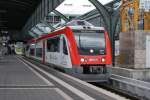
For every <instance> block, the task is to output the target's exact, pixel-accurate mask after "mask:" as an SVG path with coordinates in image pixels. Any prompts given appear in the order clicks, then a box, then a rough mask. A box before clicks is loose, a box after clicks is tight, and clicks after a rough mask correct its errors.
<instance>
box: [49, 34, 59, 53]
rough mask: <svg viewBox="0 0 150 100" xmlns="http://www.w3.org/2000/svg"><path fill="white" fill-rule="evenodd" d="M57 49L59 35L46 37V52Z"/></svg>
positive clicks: (56, 50) (57, 50)
mask: <svg viewBox="0 0 150 100" xmlns="http://www.w3.org/2000/svg"><path fill="white" fill-rule="evenodd" d="M59 51H60V37H54V38H49V39H47V52H59Z"/></svg>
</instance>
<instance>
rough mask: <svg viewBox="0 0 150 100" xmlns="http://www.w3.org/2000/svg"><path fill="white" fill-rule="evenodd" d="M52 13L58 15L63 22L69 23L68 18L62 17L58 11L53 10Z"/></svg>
mask: <svg viewBox="0 0 150 100" xmlns="http://www.w3.org/2000/svg"><path fill="white" fill-rule="evenodd" d="M53 12H54V13H55V14H56V15H58V16H60V17H61V18H62V19H63V20H64V21H65V22H69V21H70V20H69V18H67V17H66V16H65V15H63V14H62V13H61V12H59V11H57V10H53Z"/></svg>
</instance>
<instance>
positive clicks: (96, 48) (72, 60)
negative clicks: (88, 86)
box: [25, 20, 112, 82]
mask: <svg viewBox="0 0 150 100" xmlns="http://www.w3.org/2000/svg"><path fill="white" fill-rule="evenodd" d="M25 56H27V57H29V58H32V59H36V60H38V61H41V62H42V63H44V64H49V65H53V66H55V68H57V69H61V70H63V71H64V72H66V73H68V74H70V75H73V76H75V77H77V78H80V79H82V80H85V81H90V82H91V81H94V82H95V81H99V82H103V81H107V79H108V77H109V75H110V71H109V70H108V68H107V67H106V65H111V64H112V55H111V45H110V40H109V36H108V33H107V31H106V30H105V29H104V27H95V26H93V25H91V24H90V23H88V22H87V21H84V20H73V21H71V22H69V23H67V24H66V25H65V26H63V27H61V28H58V29H57V30H55V31H53V32H50V33H48V34H46V35H42V36H40V37H39V38H36V39H32V40H31V41H29V42H28V44H27V45H26V49H25Z"/></svg>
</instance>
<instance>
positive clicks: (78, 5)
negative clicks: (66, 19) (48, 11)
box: [56, 0, 112, 15]
mask: <svg viewBox="0 0 150 100" xmlns="http://www.w3.org/2000/svg"><path fill="white" fill-rule="evenodd" d="M98 1H99V2H101V3H102V4H103V5H104V4H106V3H109V2H111V1H112V0H98ZM93 9H95V7H94V6H93V4H92V3H90V2H89V1H88V0H65V1H64V2H63V3H62V4H61V5H60V6H58V7H57V8H56V10H58V11H59V12H61V13H62V14H65V15H67V14H73V15H83V14H85V13H87V12H89V11H91V10H93Z"/></svg>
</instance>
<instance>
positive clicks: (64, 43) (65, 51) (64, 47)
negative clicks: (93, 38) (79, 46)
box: [63, 38, 68, 55]
mask: <svg viewBox="0 0 150 100" xmlns="http://www.w3.org/2000/svg"><path fill="white" fill-rule="evenodd" d="M63 53H64V54H65V55H68V50H67V44H66V41H65V38H63Z"/></svg>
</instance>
